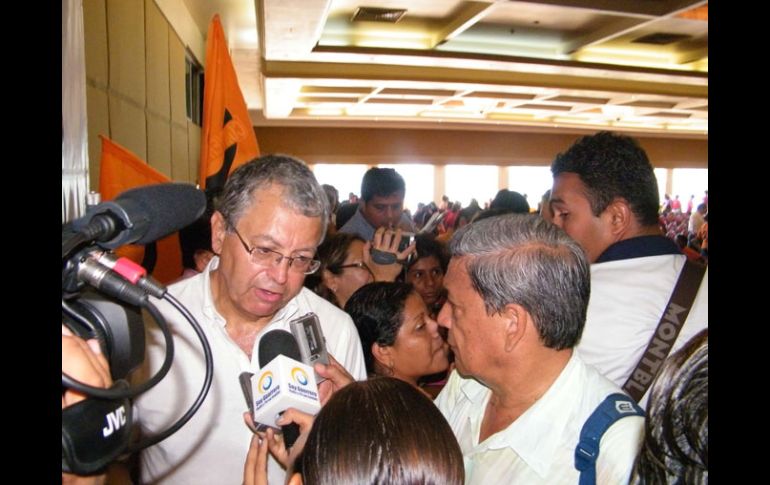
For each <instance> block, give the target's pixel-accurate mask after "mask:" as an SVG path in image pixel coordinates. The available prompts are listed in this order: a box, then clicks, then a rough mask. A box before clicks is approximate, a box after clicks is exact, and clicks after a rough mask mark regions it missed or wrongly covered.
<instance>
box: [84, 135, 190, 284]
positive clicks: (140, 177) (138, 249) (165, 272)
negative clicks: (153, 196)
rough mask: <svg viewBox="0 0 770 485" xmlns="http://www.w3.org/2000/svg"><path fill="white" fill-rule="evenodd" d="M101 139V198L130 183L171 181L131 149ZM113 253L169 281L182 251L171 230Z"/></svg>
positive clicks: (177, 268)
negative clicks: (153, 240) (149, 241)
mask: <svg viewBox="0 0 770 485" xmlns="http://www.w3.org/2000/svg"><path fill="white" fill-rule="evenodd" d="M99 137H100V138H101V139H102V159H101V168H100V172H99V173H100V175H99V192H100V194H101V196H102V200H103V201H107V200H112V199H114V198H115V197H117V196H118V195H120V194H121V193H122V192H125V191H126V190H128V189H133V188H134V187H141V186H144V185H152V184H160V183H166V182H171V180H170V179H169V178H168V177H166V176H165V175H163V174H162V173H160V172H159V171H157V170H155V169H154V168H152V167H151V166H149V165H148V164H147V163H145V162H144V161H142V160H141V159H140V158H139V157H137V156H136V155H135V154H134V153H132V152H130V151H129V150H127V149H125V148H123V147H122V146H120V145H118V144H117V143H115V142H113V141H112V140H110V139H109V138H107V137H105V136H102V135H99ZM115 252H116V254H118V255H120V256H123V257H126V258H128V259H130V260H132V261H134V262H136V263H138V264H141V265H142V266H144V267H145V268H146V269H147V272H148V273H150V274H152V276H153V277H154V278H155V279H157V280H158V281H160V282H161V283H164V284H166V283H170V282H171V281H174V280H176V279H178V278H179V276H181V274H182V252H181V249H180V246H179V235H178V233H174V234H171V235H170V236H167V237H165V238H163V239H160V240H158V241H156V242H155V243H152V244H148V245H147V246H137V245H128V246H123V247H121V248H118V250H117V251H115Z"/></svg>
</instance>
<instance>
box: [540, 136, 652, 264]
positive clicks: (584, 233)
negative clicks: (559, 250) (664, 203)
mask: <svg viewBox="0 0 770 485" xmlns="http://www.w3.org/2000/svg"><path fill="white" fill-rule="evenodd" d="M551 173H553V188H552V190H551V208H552V209H553V216H554V219H553V222H554V223H555V224H556V225H558V226H559V227H561V228H563V229H564V230H565V231H566V232H567V234H569V235H570V236H572V237H573V238H574V239H575V240H576V241H578V242H579V243H580V245H581V246H583V249H585V251H586V254H587V255H588V259H589V261H591V262H594V261H596V259H597V258H598V257H599V256H600V255H601V254H602V253H603V252H604V250H606V249H607V248H608V247H609V246H610V245H612V244H614V243H616V242H618V241H622V240H624V239H630V238H632V237H636V236H640V235H643V234H651V233H652V231H654V230H657V223H658V183H657V181H656V179H655V173H654V172H653V167H652V164H650V161H649V159H648V158H647V154H646V153H645V152H644V150H643V149H642V148H641V147H640V146H639V144H638V143H637V142H636V141H635V140H634V139H633V138H630V137H627V136H623V135H618V134H615V133H610V132H607V131H603V132H600V133H597V134H595V135H591V136H585V137H583V138H581V139H579V140H578V141H577V142H575V144H574V145H572V146H571V147H570V148H569V149H568V150H567V151H566V152H564V153H560V154H559V155H557V156H556V159H555V160H554V161H553V163H552V164H551Z"/></svg>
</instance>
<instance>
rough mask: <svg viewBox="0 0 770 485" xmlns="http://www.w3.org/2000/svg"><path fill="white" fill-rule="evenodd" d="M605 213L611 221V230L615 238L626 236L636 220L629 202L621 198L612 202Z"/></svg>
mask: <svg viewBox="0 0 770 485" xmlns="http://www.w3.org/2000/svg"><path fill="white" fill-rule="evenodd" d="M604 212H605V214H606V215H607V217H608V219H609V230H610V233H611V234H612V235H613V236H620V235H623V234H625V233H626V232H627V231H628V228H629V226H630V225H631V223H632V222H633V220H634V219H633V218H634V212H633V211H632V210H631V206H630V205H629V204H628V201H626V200H625V199H623V198H620V197H616V198H615V200H613V201H612V202H610V205H608V206H607V208H606V209H605V210H604Z"/></svg>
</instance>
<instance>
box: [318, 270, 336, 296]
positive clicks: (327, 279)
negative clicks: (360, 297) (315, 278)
mask: <svg viewBox="0 0 770 485" xmlns="http://www.w3.org/2000/svg"><path fill="white" fill-rule="evenodd" d="M321 282H322V283H323V284H324V286H325V287H327V288H329V290H331V292H332V293H334V294H335V295H336V294H337V275H336V274H334V273H332V272H331V271H329V270H328V269H324V270H323V272H322V273H321Z"/></svg>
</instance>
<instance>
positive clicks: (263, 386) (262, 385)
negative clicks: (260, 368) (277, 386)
mask: <svg viewBox="0 0 770 485" xmlns="http://www.w3.org/2000/svg"><path fill="white" fill-rule="evenodd" d="M272 385H273V373H272V372H270V371H267V372H265V373H264V374H262V375H261V376H259V383H258V386H257V387H258V388H259V393H260V394H264V393H266V392H267V390H268V389H270V386H272Z"/></svg>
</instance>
